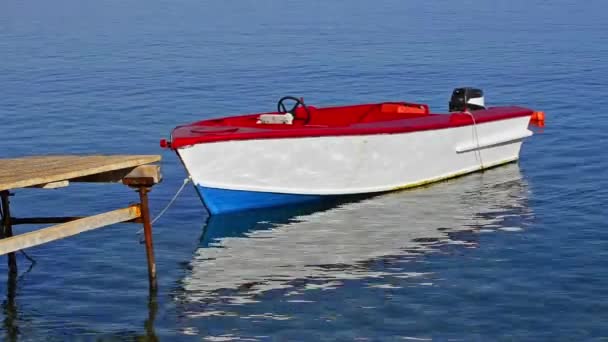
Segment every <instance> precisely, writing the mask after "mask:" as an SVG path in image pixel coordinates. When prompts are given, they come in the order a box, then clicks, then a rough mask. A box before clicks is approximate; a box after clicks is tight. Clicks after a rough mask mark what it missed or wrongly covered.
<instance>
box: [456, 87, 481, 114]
mask: <svg viewBox="0 0 608 342" xmlns="http://www.w3.org/2000/svg"><path fill="white" fill-rule="evenodd" d="M480 109H486V107H485V103H484V100H483V91H482V90H481V89H477V88H469V87H467V88H456V89H454V92H452V98H451V99H450V112H464V111H467V110H469V111H474V110H480Z"/></svg>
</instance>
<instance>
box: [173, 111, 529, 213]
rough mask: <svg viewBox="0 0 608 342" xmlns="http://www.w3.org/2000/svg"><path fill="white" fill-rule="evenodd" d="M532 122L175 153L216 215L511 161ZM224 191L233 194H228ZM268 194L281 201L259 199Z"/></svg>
mask: <svg viewBox="0 0 608 342" xmlns="http://www.w3.org/2000/svg"><path fill="white" fill-rule="evenodd" d="M529 120H530V118H529V117H528V116H524V117H517V118H511V119H505V120H498V121H491V122H487V123H482V124H478V125H469V126H462V127H453V128H445V129H436V130H427V131H417V132H407V133H397V134H374V135H353V136H326V137H306V138H283V139H259V140H233V141H221V142H214V143H202V144H197V145H192V146H186V147H182V148H179V149H178V150H177V152H178V154H179V156H180V157H181V159H182V162H183V163H184V165H185V167H186V169H187V170H188V172H189V174H190V176H191V178H192V181H193V182H194V184H195V185H196V187H197V189H198V190H199V193H200V194H201V197H202V198H203V201H204V202H205V204H206V205H207V207H208V209H209V210H210V211H211V212H212V213H213V214H218V213H222V212H227V211H235V210H242V209H250V208H255V207H261V206H268V205H269V204H270V205H278V204H282V203H281V202H283V201H285V202H288V203H293V201H294V200H297V198H294V197H293V196H302V197H301V199H304V200H309V199H314V198H316V197H319V196H336V195H354V194H366V193H377V192H385V191H391V190H397V189H402V188H407V187H413V186H418V185H422V184H427V183H430V182H435V181H439V180H443V179H446V178H450V177H455V176H458V175H462V174H466V173H470V172H474V171H478V170H482V169H485V168H489V167H493V166H496V165H500V164H504V163H508V162H512V161H515V160H517V159H518V157H519V152H520V148H521V144H522V141H523V139H524V138H525V137H527V136H530V135H531V134H532V133H531V132H530V131H529V130H528V123H529ZM225 191H233V192H232V193H229V194H228V196H225V195H226V193H223V192H225ZM219 192H222V193H219ZM234 195H236V196H234ZM241 195H243V196H245V198H242V196H241ZM271 195H272V196H275V197H276V196H278V198H276V199H273V200H271V201H270V202H269V203H267V201H264V200H262V199H261V198H262V197H268V196H271ZM281 195H283V196H281ZM251 196H253V197H251ZM260 196H261V197H260ZM214 197H216V198H214ZM258 197H260V198H258ZM281 197H282V198H281ZM219 202H231V203H219ZM238 202H241V203H238Z"/></svg>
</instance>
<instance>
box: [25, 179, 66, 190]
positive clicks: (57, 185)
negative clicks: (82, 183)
mask: <svg viewBox="0 0 608 342" xmlns="http://www.w3.org/2000/svg"><path fill="white" fill-rule="evenodd" d="M68 185H70V182H69V181H67V180H64V181H59V182H52V183H46V184H39V185H34V186H32V188H38V189H58V188H65V187H66V186H68Z"/></svg>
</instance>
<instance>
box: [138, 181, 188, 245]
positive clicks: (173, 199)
mask: <svg viewBox="0 0 608 342" xmlns="http://www.w3.org/2000/svg"><path fill="white" fill-rule="evenodd" d="M191 180H192V178H190V176H188V177H186V178H184V182H183V183H182V185H181V186H180V187H179V189H178V190H177V192H176V193H175V195H173V198H171V200H170V201H169V203H167V205H166V206H165V207H164V208H163V210H161V211H160V212H159V213H158V215H156V217H155V218H154V219H152V222H151V223H150V224H151V225H152V224H154V222H156V221H158V219H160V218H161V217H162V216H163V215H164V214H165V213H166V212H167V210H169V208H170V207H171V206H172V205H173V203H175V200H176V199H177V197H179V195H180V194H181V193H182V191H183V190H184V188H185V187H186V184H188V183H190V181H191ZM143 230H144V229H143V228H141V229H140V230H138V231H137V233H136V234H137V235H140V239H139V243H143V242H144V240H143V238H142V237H141V232H142V231H143Z"/></svg>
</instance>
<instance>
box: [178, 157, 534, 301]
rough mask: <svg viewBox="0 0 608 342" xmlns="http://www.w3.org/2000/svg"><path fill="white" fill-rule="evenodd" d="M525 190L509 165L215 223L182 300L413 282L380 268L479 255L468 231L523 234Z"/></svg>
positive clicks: (402, 271) (403, 270)
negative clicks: (374, 281)
mask: <svg viewBox="0 0 608 342" xmlns="http://www.w3.org/2000/svg"><path fill="white" fill-rule="evenodd" d="M527 192H528V189H527V186H526V183H525V182H524V180H523V179H522V176H521V174H520V171H519V166H518V165H516V164H511V165H508V166H505V167H501V168H497V169H493V170H489V171H487V172H485V173H480V174H472V175H469V176H466V177H462V178H459V179H456V180H452V181H448V182H444V183H439V184H435V185H432V186H428V187H424V188H418V189H414V190H408V191H402V192H397V193H390V194H386V195H381V196H376V197H373V198H367V199H363V200H359V201H357V202H350V203H333V204H317V205H312V206H298V207H296V208H293V207H292V208H280V209H274V210H263V211H255V212H251V213H241V214H235V215H230V216H216V217H212V218H211V220H210V221H209V222H208V225H207V227H206V228H205V232H204V236H203V238H202V241H201V246H200V248H199V249H198V250H197V251H196V253H195V255H194V258H193V260H192V261H191V271H190V272H189V274H188V275H187V276H186V277H185V278H184V279H183V282H182V286H183V287H182V289H181V290H180V291H178V293H177V297H178V298H176V299H177V300H179V301H180V302H182V303H184V304H185V303H187V302H189V303H195V302H205V303H212V302H216V301H218V302H222V303H231V304H238V303H247V302H250V301H255V300H256V297H258V296H260V295H261V294H263V293H265V292H266V291H269V290H277V289H283V290H282V291H284V292H285V295H288V296H289V295H293V294H294V293H295V294H297V293H298V291H304V290H306V289H308V288H326V289H327V288H335V287H336V286H340V285H341V284H342V282H343V281H345V280H349V279H365V278H370V277H371V278H380V277H383V276H386V275H390V276H393V277H394V276H396V277H401V278H404V277H413V276H416V274H413V273H412V272H406V270H407V268H405V267H401V266H400V267H397V268H398V269H399V270H395V267H378V265H377V264H379V263H378V262H376V261H379V260H389V259H390V260H393V261H394V260H397V261H398V262H402V261H407V260H409V259H410V258H412V257H418V256H419V255H420V254H421V253H427V252H433V251H438V250H441V248H442V247H441V246H446V245H450V244H460V245H464V246H465V247H475V246H476V244H477V242H476V238H475V237H476V236H477V235H476V234H461V233H462V232H471V231H472V232H480V231H481V232H484V231H489V230H492V231H493V230H498V229H502V230H520V229H521V228H522V227H523V226H525V225H526V222H527V220H529V219H528V218H529V217H530V215H531V213H530V211H529V209H528V207H527ZM463 238H464V240H463ZM459 248H460V247H459ZM380 264H381V263H380Z"/></svg>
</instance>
